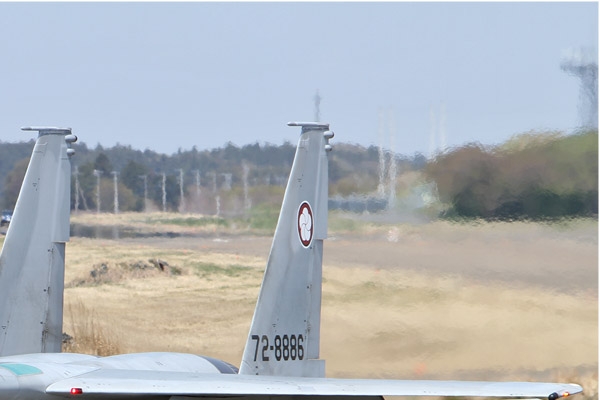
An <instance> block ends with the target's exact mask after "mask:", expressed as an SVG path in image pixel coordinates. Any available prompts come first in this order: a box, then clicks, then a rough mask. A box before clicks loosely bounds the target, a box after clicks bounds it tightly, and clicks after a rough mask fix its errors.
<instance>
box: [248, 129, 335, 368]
mask: <svg viewBox="0 0 600 400" xmlns="http://www.w3.org/2000/svg"><path fill="white" fill-rule="evenodd" d="M288 125H289V126H300V127H302V133H301V136H300V140H299V142H298V147H297V148H296V155H295V157H294V162H293V165H292V170H291V172H290V176H289V179H288V184H287V187H286V190H285V195H284V197H283V204H282V206H281V212H280V214H279V220H278V222H277V228H276V229H275V235H274V237H273V244H272V246H271V253H270V254H269V259H268V262H267V267H266V269H265V274H264V278H263V282H262V287H261V290H260V294H259V297H258V301H257V303H256V309H255V311H254V317H253V319H252V325H251V327H250V332H249V334H248V340H247V342H246V348H245V349H244V355H243V358H242V363H241V366H240V374H251V375H271V376H314V377H320V376H324V375H325V361H324V360H320V359H319V341H320V325H321V281H322V260H323V240H324V239H325V238H326V237H327V213H328V210H327V200H328V160H327V158H328V156H327V154H328V152H329V151H330V150H331V145H330V144H329V139H331V138H332V137H333V132H331V131H329V124H321V123H314V122H290V123H289V124H288Z"/></svg>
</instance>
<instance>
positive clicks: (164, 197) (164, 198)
mask: <svg viewBox="0 0 600 400" xmlns="http://www.w3.org/2000/svg"><path fill="white" fill-rule="evenodd" d="M162 206H163V212H167V175H165V173H164V172H163V174H162Z"/></svg>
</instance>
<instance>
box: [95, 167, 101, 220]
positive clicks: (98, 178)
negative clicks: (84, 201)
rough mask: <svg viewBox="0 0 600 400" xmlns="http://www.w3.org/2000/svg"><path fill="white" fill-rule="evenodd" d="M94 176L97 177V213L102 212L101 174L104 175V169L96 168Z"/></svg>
mask: <svg viewBox="0 0 600 400" xmlns="http://www.w3.org/2000/svg"><path fill="white" fill-rule="evenodd" d="M94 176H95V177H96V214H100V176H102V171H100V170H98V169H95V170H94Z"/></svg>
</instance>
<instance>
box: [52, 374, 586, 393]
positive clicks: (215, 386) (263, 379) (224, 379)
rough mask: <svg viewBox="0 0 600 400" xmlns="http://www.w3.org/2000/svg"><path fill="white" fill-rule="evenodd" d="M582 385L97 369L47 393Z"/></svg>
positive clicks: (554, 389)
mask: <svg viewBox="0 0 600 400" xmlns="http://www.w3.org/2000/svg"><path fill="white" fill-rule="evenodd" d="M581 391H582V389H581V387H580V386H579V385H574V384H560V383H559V384H557V383H533V382H473V381H471V382H470V381H428V380H421V381H413V380H407V381H401V380H380V379H334V378H304V377H281V376H248V375H235V374H232V375H226V374H224V375H215V374H202V373H200V374H198V373H181V372H160V371H124V370H97V371H93V372H90V373H87V374H84V375H81V376H79V377H76V378H69V379H64V380H61V381H59V382H56V383H54V384H52V385H50V386H48V388H47V389H46V393H48V394H53V395H58V396H64V397H72V396H73V395H74V394H77V395H78V396H76V397H80V398H82V399H85V398H88V397H89V398H94V399H112V398H122V397H129V396H142V397H143V396H152V397H161V396H164V397H166V398H167V397H171V396H185V397H226V396H227V397H228V396H235V397H254V396H318V397H324V396H325V397H328V396H336V397H339V396H342V397H346V396H348V397H361V396H362V397H377V398H380V397H381V396H482V397H484V396H485V397H507V398H508V397H517V398H548V399H550V400H556V399H558V398H559V397H566V396H569V395H572V394H576V393H579V392H581Z"/></svg>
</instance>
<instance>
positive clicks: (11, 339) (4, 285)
mask: <svg viewBox="0 0 600 400" xmlns="http://www.w3.org/2000/svg"><path fill="white" fill-rule="evenodd" d="M24 130H38V131H39V135H38V138H37V141H36V143H35V146H34V149H33V153H32V156H31V159H30V162H29V166H28V167H27V172H26V174H25V178H24V180H23V185H22V187H21V191H20V193H19V197H18V200H17V204H16V206H15V210H14V214H13V218H12V221H11V224H10V226H9V228H8V232H7V234H6V239H5V241H4V246H3V248H2V253H1V254H0V293H1V294H2V297H1V298H0V355H2V356H6V355H13V354H23V353H36V352H41V353H44V352H59V351H60V349H61V343H62V317H63V316H62V310H63V304H62V303H63V287H64V262H65V242H67V241H68V240H69V212H70V195H71V192H70V184H71V163H70V154H72V152H71V151H69V150H72V149H71V143H72V142H73V141H75V140H76V139H73V138H74V136H72V135H71V130H70V129H68V128H44V127H36V128H24ZM67 138H68V139H67Z"/></svg>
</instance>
